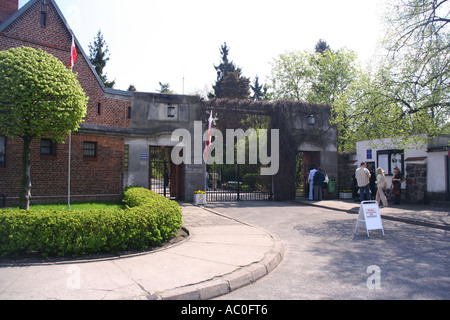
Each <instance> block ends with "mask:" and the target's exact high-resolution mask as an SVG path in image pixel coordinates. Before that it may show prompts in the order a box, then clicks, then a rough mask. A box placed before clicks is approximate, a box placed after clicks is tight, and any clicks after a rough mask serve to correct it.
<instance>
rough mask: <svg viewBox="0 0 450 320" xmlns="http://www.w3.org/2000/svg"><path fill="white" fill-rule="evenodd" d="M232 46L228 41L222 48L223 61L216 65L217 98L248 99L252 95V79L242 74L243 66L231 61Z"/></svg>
mask: <svg viewBox="0 0 450 320" xmlns="http://www.w3.org/2000/svg"><path fill="white" fill-rule="evenodd" d="M229 52H230V48H229V47H228V46H227V44H226V42H225V43H224V44H223V45H222V46H221V48H220V54H221V55H222V62H221V63H220V65H219V66H217V67H216V66H214V68H215V69H216V72H217V81H216V84H215V85H214V86H213V89H214V95H213V97H215V98H230V99H248V98H249V96H250V79H249V78H246V77H244V76H243V75H242V70H241V68H238V67H236V65H235V64H234V63H233V62H232V61H229V58H228V55H229Z"/></svg>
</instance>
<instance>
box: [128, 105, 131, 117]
mask: <svg viewBox="0 0 450 320" xmlns="http://www.w3.org/2000/svg"><path fill="white" fill-rule="evenodd" d="M128 119H131V107H128Z"/></svg>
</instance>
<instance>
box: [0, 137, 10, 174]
mask: <svg viewBox="0 0 450 320" xmlns="http://www.w3.org/2000/svg"><path fill="white" fill-rule="evenodd" d="M0 139H3V141H4V142H3V150H1V149H0V155H2V156H3V161H0V169H4V168H6V148H7V141H8V139H7V138H6V136H0Z"/></svg>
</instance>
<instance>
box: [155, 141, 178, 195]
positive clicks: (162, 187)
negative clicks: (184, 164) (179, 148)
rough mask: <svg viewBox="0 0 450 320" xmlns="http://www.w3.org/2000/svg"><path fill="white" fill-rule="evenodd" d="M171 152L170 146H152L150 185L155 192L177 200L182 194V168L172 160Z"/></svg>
mask: <svg viewBox="0 0 450 320" xmlns="http://www.w3.org/2000/svg"><path fill="white" fill-rule="evenodd" d="M170 153H171V148H168V147H150V159H149V160H150V167H149V186H150V190H152V191H154V192H155V193H157V194H160V195H161V196H163V197H165V198H168V199H172V200H177V199H179V198H180V194H181V193H180V187H181V181H180V176H181V168H180V167H179V166H176V165H174V164H173V163H172V162H171V160H170Z"/></svg>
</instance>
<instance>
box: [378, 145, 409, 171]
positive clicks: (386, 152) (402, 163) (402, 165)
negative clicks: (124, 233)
mask: <svg viewBox="0 0 450 320" xmlns="http://www.w3.org/2000/svg"><path fill="white" fill-rule="evenodd" d="M398 154H400V155H401V161H400V163H397V164H393V163H392V156H393V155H398ZM383 155H387V157H388V168H387V169H386V168H382V169H383V170H385V173H386V175H387V176H393V175H394V167H395V166H398V167H399V169H400V171H401V172H402V173H403V174H405V150H400V149H390V150H378V151H377V166H378V167H381V165H380V156H383Z"/></svg>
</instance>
